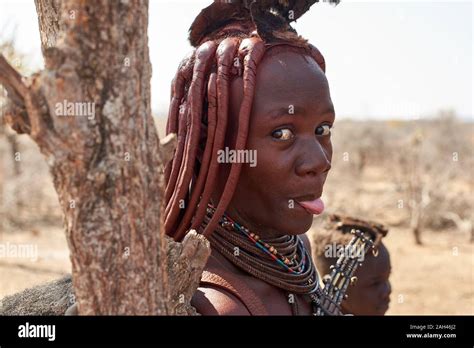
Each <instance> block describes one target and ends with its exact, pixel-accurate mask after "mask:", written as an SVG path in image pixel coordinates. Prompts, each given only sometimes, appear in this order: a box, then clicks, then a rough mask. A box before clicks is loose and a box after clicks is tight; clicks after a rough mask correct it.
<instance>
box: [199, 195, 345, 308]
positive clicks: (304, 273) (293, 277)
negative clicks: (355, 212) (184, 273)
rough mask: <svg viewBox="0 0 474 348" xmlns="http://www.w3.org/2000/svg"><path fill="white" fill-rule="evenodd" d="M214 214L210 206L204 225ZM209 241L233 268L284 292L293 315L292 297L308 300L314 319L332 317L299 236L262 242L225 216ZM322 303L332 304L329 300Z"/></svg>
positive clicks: (296, 305)
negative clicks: (316, 317)
mask: <svg viewBox="0 0 474 348" xmlns="http://www.w3.org/2000/svg"><path fill="white" fill-rule="evenodd" d="M214 212H215V207H214V206H212V205H211V204H209V205H208V208H207V215H206V217H205V219H204V224H207V223H208V222H209V221H210V219H211V217H212V215H213V214H214ZM209 240H210V242H211V245H213V247H214V248H215V249H217V250H218V251H219V252H220V253H221V254H222V255H223V256H224V257H226V258H227V259H228V260H229V261H230V262H232V263H233V264H234V265H235V266H237V267H239V268H240V269H242V270H244V271H246V272H247V273H249V274H251V275H253V276H254V277H256V278H258V279H261V280H263V281H265V282H267V283H269V284H271V285H274V286H276V287H278V288H280V289H283V290H285V291H286V292H287V295H288V297H289V299H291V300H289V303H290V305H291V307H292V312H293V314H294V315H298V303H297V300H296V296H294V295H295V294H298V295H304V296H308V297H309V300H310V301H311V304H312V308H313V315H333V311H332V310H329V309H326V308H324V307H323V305H322V302H321V299H322V298H325V297H326V296H325V294H324V293H323V292H322V291H321V289H320V285H319V277H318V273H317V270H316V268H315V266H314V264H313V262H312V258H311V255H309V254H308V251H307V250H306V248H305V247H304V244H303V242H302V240H301V238H300V237H299V236H282V237H278V238H274V239H266V240H262V238H260V237H259V236H258V235H257V234H256V233H254V232H251V231H249V229H248V228H246V227H245V226H242V225H241V224H239V223H237V222H235V221H233V220H232V219H231V218H230V217H229V216H228V215H227V214H226V213H224V214H223V216H222V217H221V219H220V220H219V224H218V226H217V228H216V230H215V231H214V233H212V234H211V236H210V237H209ZM236 248H237V249H236ZM236 251H237V253H236ZM290 295H293V296H290ZM324 303H332V301H331V300H330V299H328V301H325V302H324ZM336 313H337V312H336Z"/></svg>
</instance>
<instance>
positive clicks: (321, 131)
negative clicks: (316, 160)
mask: <svg viewBox="0 0 474 348" xmlns="http://www.w3.org/2000/svg"><path fill="white" fill-rule="evenodd" d="M315 133H316V135H318V136H325V135H329V134H331V126H330V125H328V124H323V125H321V126H319V127H318V128H316V131H315Z"/></svg>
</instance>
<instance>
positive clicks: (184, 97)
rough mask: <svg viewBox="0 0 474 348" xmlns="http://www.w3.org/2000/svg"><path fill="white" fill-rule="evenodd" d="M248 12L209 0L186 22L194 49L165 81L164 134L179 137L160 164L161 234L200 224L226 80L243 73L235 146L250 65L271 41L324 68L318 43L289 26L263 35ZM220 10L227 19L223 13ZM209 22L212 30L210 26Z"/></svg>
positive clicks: (223, 126) (225, 112) (246, 113)
mask: <svg viewBox="0 0 474 348" xmlns="http://www.w3.org/2000/svg"><path fill="white" fill-rule="evenodd" d="M216 6H221V7H216ZM229 6H230V7H229ZM219 9H220V10H221V11H218V10H219ZM252 14H253V16H252ZM252 14H251V13H250V12H249V10H248V9H247V8H245V6H244V5H239V4H222V3H215V4H213V5H211V6H209V7H208V8H206V9H204V10H203V11H202V12H201V14H200V15H199V16H198V17H197V18H196V20H195V22H194V23H193V25H192V26H191V29H190V41H191V42H192V44H193V46H194V47H196V48H195V50H194V51H193V52H192V54H191V55H190V56H188V57H186V58H185V59H184V60H183V61H182V62H181V64H180V65H179V68H178V72H177V74H176V76H175V78H174V80H173V83H172V88H171V102H170V109H169V114H168V123H167V126H166V133H167V134H169V133H176V134H177V139H178V141H177V148H176V150H175V153H174V157H173V159H172V160H171V161H170V162H169V163H167V165H166V167H165V181H166V189H165V204H166V209H165V225H164V226H165V233H166V234H167V235H169V236H171V237H173V238H174V239H175V240H177V241H180V240H181V239H182V238H183V237H184V235H185V234H186V232H187V231H188V230H189V229H196V230H198V231H199V230H200V226H201V224H202V223H203V219H204V216H205V214H206V208H207V205H208V203H209V202H210V199H211V195H212V193H213V189H214V186H215V182H216V179H217V175H218V170H219V163H218V161H217V156H218V150H221V149H223V148H224V143H225V137H226V132H227V127H228V123H229V98H230V85H231V82H232V79H233V78H235V77H237V76H242V78H243V100H242V104H241V106H240V112H239V115H238V117H239V119H238V131H237V138H236V143H235V147H234V150H243V149H245V147H246V143H247V136H248V130H249V119H250V113H251V109H252V100H253V97H254V92H255V85H256V71H257V66H258V64H259V62H260V61H261V60H262V57H263V56H264V54H266V53H267V52H269V51H270V50H272V51H275V48H273V47H275V46H278V47H277V49H289V48H291V47H293V48H295V47H296V48H298V49H300V50H301V51H302V52H303V53H305V54H307V55H309V56H311V57H312V58H313V59H314V60H315V61H316V62H317V64H318V65H319V66H320V68H321V69H322V70H323V71H325V64H324V58H323V56H322V55H321V53H320V52H319V51H318V49H317V48H316V47H314V46H312V45H311V44H309V43H307V41H306V40H304V39H302V38H301V37H300V36H298V35H297V34H296V33H295V32H294V30H293V29H291V30H290V28H291V27H290V26H289V25H288V26H285V27H283V28H281V26H279V27H278V28H277V29H278V30H277V29H276V30H275V31H273V32H272V33H271V34H269V33H268V32H266V33H265V35H264V37H265V38H266V40H264V39H262V37H263V35H260V34H261V33H259V32H258V31H257V29H258V27H257V26H256V25H255V24H254V19H255V16H256V15H255V13H252ZM226 15H230V16H231V18H229V17H227V18H225V17H226ZM213 16H219V20H220V21H221V22H222V26H221V27H218V28H215V23H216V21H217V17H216V18H213ZM222 16H224V20H223V19H222ZM232 16H233V17H232ZM210 23H212V29H213V31H210V29H209V28H210V27H211V24H210ZM272 48H273V49H272ZM242 68H243V69H242ZM241 169H242V163H232V165H231V168H230V173H229V175H228V177H227V180H226V182H225V186H224V190H223V192H222V195H221V197H220V199H219V202H218V204H217V208H216V211H215V213H214V215H213V217H212V219H211V220H210V221H209V223H208V224H207V225H206V227H205V228H204V230H203V231H201V232H202V233H203V234H204V235H205V236H208V235H209V234H210V233H212V231H213V230H214V229H215V227H216V225H217V223H218V220H219V217H220V216H222V214H223V213H224V211H225V210H226V209H227V206H228V204H229V203H230V201H231V199H232V196H233V194H234V191H235V189H236V186H237V182H238V179H239V175H240V172H241Z"/></svg>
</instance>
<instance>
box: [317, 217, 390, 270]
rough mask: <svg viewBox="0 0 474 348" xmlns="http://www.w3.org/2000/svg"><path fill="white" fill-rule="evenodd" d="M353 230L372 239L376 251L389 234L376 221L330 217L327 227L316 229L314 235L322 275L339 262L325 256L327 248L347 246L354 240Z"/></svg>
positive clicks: (334, 258) (335, 258)
mask: <svg viewBox="0 0 474 348" xmlns="http://www.w3.org/2000/svg"><path fill="white" fill-rule="evenodd" d="M353 229H356V230H360V231H361V232H364V233H365V234H366V235H367V236H368V237H369V238H371V239H372V241H373V242H374V247H375V248H376V249H377V248H378V247H380V245H382V238H384V237H385V236H386V235H387V233H388V229H387V228H386V227H385V226H384V225H382V224H380V223H377V222H374V221H367V220H361V219H357V218H354V217H350V216H343V215H338V214H331V215H329V216H328V217H327V220H326V223H325V225H324V226H323V227H322V228H317V229H315V230H314V233H313V254H314V255H313V256H314V260H315V262H316V265H317V266H318V269H319V271H320V272H321V273H323V274H324V273H327V272H328V271H329V266H330V265H332V264H334V263H335V262H336V260H337V257H335V256H332V257H327V256H326V255H325V251H326V247H327V246H328V245H331V244H332V243H335V244H337V245H339V246H344V245H347V244H348V243H349V242H350V240H351V239H352V238H353V235H352V234H351V230H353Z"/></svg>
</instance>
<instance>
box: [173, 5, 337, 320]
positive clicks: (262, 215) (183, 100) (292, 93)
mask: <svg viewBox="0 0 474 348" xmlns="http://www.w3.org/2000/svg"><path fill="white" fill-rule="evenodd" d="M313 2H314V1H289V0H273V1H264V0H262V1H251V0H241V1H228V0H227V1H215V2H214V3H213V4H212V5H210V6H209V7H207V8H206V9H204V10H203V11H202V12H201V14H200V15H199V16H198V17H197V18H196V19H195V21H194V23H193V24H192V26H191V29H190V38H189V39H190V42H191V44H192V45H193V46H194V47H195V50H194V51H193V53H192V54H191V55H190V56H188V57H187V58H185V59H184V60H183V61H182V62H181V64H180V66H179V68H178V72H177V74H176V77H175V78H174V80H173V83H172V90H171V104H170V110H169V117H168V123H167V133H168V134H169V133H176V134H177V136H178V146H177V148H176V150H175V153H174V157H173V159H172V161H170V162H169V163H168V164H167V166H166V169H165V179H166V192H165V204H166V211H165V231H166V233H167V234H168V235H169V236H171V237H173V238H174V239H175V240H177V241H181V240H182V239H183V237H184V236H185V234H186V233H187V232H188V231H190V230H191V229H194V230H196V231H197V232H198V233H201V234H203V235H204V236H205V237H207V238H208V239H209V241H210V243H211V249H212V252H211V256H210V258H209V260H208V262H207V265H206V267H205V271H204V273H203V277H202V280H201V283H200V287H199V288H198V291H197V292H196V294H195V295H194V297H193V299H192V302H191V303H192V305H193V306H194V307H195V308H196V309H197V311H198V312H199V313H201V314H203V315H311V314H314V313H316V311H317V310H318V308H319V310H320V311H322V312H323V313H325V314H335V313H336V314H338V313H339V312H338V311H337V310H334V309H330V308H327V307H325V306H321V304H320V301H321V296H323V295H322V294H321V289H320V284H319V276H318V273H317V271H316V269H315V266H314V264H313V261H312V259H311V251H310V244H309V241H308V238H307V237H306V235H305V232H307V231H308V230H309V229H310V227H311V225H312V222H313V215H318V214H321V213H322V211H323V209H324V205H323V202H322V200H321V198H320V197H321V194H322V191H323V185H324V182H325V180H326V176H327V174H328V171H329V169H330V168H331V156H332V147H331V138H330V133H331V131H330V129H331V127H332V125H333V123H334V117H335V112H334V107H333V103H332V101H331V97H330V93H329V87H328V81H327V79H326V76H325V61H324V58H323V56H322V55H321V53H320V52H319V51H318V49H317V48H316V47H314V46H313V45H311V44H309V43H308V42H307V41H306V40H305V39H303V38H301V37H300V36H298V35H297V33H296V32H295V30H294V29H293V28H291V26H290V25H289V22H291V21H292V20H295V19H297V18H299V17H300V16H301V15H302V14H303V13H304V12H306V11H307V10H308V8H309V6H310V5H309V4H308V3H313ZM224 150H225V151H226V153H227V154H230V153H233V155H234V156H227V157H225V158H224V160H223V158H222V153H223V151H224ZM243 151H244V152H243ZM244 153H245V154H246V156H239V154H244ZM249 154H254V156H251V155H249ZM250 158H253V159H255V161H254V163H249V162H250V161H249V160H248V159H250ZM242 159H247V161H245V160H242ZM321 307H323V308H322V309H321Z"/></svg>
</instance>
